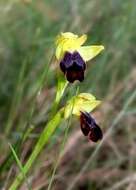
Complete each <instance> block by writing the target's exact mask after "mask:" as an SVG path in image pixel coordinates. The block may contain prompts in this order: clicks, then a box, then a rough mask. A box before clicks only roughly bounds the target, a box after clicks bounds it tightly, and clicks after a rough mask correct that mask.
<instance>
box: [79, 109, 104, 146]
mask: <svg viewBox="0 0 136 190" xmlns="http://www.w3.org/2000/svg"><path fill="white" fill-rule="evenodd" d="M80 126H81V131H82V132H83V134H84V135H85V136H88V137H89V139H90V140H92V141H93V142H97V141H98V140H101V139H102V137H103V134H102V130H101V128H100V127H99V126H98V125H97V123H96V122H95V120H94V118H93V117H92V116H91V115H90V114H89V113H87V112H81V115H80Z"/></svg>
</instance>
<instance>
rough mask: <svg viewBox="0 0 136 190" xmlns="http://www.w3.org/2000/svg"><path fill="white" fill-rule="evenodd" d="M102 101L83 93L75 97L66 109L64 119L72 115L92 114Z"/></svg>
mask: <svg viewBox="0 0 136 190" xmlns="http://www.w3.org/2000/svg"><path fill="white" fill-rule="evenodd" d="M100 103H101V101H99V100H96V98H95V97H94V96H93V95H92V94H89V93H81V94H79V95H77V96H75V97H73V98H72V99H71V100H70V101H69V102H68V103H67V105H66V106H65V107H64V118H68V117H69V116H70V115H71V114H73V115H76V116H80V113H81V111H82V112H84V111H85V112H91V111H92V110H93V109H94V108H96V107H97V106H98V105H99V104H100Z"/></svg>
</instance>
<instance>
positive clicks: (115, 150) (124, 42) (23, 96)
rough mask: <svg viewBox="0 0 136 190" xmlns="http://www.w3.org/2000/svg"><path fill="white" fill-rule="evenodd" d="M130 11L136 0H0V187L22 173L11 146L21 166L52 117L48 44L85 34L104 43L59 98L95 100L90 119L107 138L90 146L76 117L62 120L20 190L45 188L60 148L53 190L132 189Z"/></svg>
mask: <svg viewBox="0 0 136 190" xmlns="http://www.w3.org/2000/svg"><path fill="white" fill-rule="evenodd" d="M135 7H136V1H135V0H130V1H128V0H74V1H72V0H65V1H64V0H37V1H36V0H35V1H31V0H22V1H21V0H20V1H19V0H7V1H4V0H0V142H1V146H0V189H3V190H6V189H8V187H9V185H10V184H11V183H12V182H13V179H14V178H15V177H16V175H17V173H18V171H19V170H20V169H19V167H18V164H17V163H16V161H15V159H14V156H13V153H12V152H11V149H10V147H9V143H10V144H12V147H13V148H14V150H15V151H16V153H17V155H18V158H19V160H20V161H21V163H22V164H24V163H25V162H26V160H27V158H28V156H29V155H30V153H31V152H32V150H33V147H34V144H35V142H36V141H37V139H38V137H39V135H40V133H41V131H42V130H43V127H44V126H45V124H46V122H47V120H49V118H50V109H51V105H52V101H53V99H54V97H55V90H56V83H57V77H56V69H57V67H58V65H57V64H56V63H55V62H54V61H53V62H52V63H51V64H50V59H51V57H52V54H53V52H54V39H55V37H56V35H57V34H58V33H60V32H61V31H71V32H74V33H78V34H82V33H87V34H88V41H87V44H90V43H91V44H98V45H99V44H103V45H104V46H105V51H104V52H103V53H102V54H101V55H100V56H99V57H97V58H95V59H94V60H92V61H91V62H90V63H88V65H87V67H88V69H87V72H86V77H85V80H84V82H83V83H81V84H79V83H75V84H74V85H73V86H71V85H70V86H69V90H67V92H66V93H65V97H64V98H63V101H64V100H67V99H68V97H69V96H72V94H74V93H75V92H76V88H77V86H80V88H79V91H80V92H90V93H93V94H95V95H96V97H97V98H98V99H101V100H102V101H103V103H102V105H101V107H100V108H99V109H97V110H96V112H94V113H93V115H94V117H95V118H96V119H97V121H98V123H99V125H100V126H101V127H102V129H103V132H104V135H105V138H104V140H103V141H101V142H100V143H98V144H94V143H91V142H89V141H88V140H87V139H86V138H85V137H84V136H83V135H82V133H81V132H80V126H79V121H77V120H76V118H75V119H72V120H71V122H70V123H67V122H64V123H62V124H61V126H60V127H59V128H58V129H57V131H56V132H55V134H54V136H53V137H52V138H51V140H50V142H49V143H48V144H47V145H46V147H45V149H44V150H43V152H42V153H41V154H40V156H39V157H38V159H37V161H36V162H35V164H34V165H33V167H32V168H31V170H30V171H29V174H28V175H27V179H26V180H24V183H23V184H22V185H21V187H20V188H19V189H21V190H25V189H28V187H27V185H26V181H27V182H28V183H29V185H30V188H31V189H33V190H45V189H47V187H48V184H49V183H50V179H51V176H52V171H53V168H54V167H55V164H56V161H57V160H58V154H59V153H60V151H61V150H60V149H62V148H63V157H62V158H61V160H60V162H59V165H58V167H57V170H56V173H55V176H54V182H53V185H52V187H51V189H53V190H64V189H65V190H71V189H74V190H104V189H112V190H113V189H119V190H120V189H121V190H124V189H127V190H135V187H136V119H135V116H136V107H135V106H136V65H135V60H136V45H135V43H136V22H135V18H136V11H135ZM43 73H44V75H43ZM41 87H42V88H41ZM37 89H38V92H39V93H37ZM63 101H62V102H61V104H62V105H63V103H64V102H63ZM68 125H70V127H69V130H68V134H67V138H66V143H65V146H63V147H62V142H63V141H64V133H65V132H64V131H65V129H66V128H67V127H68Z"/></svg>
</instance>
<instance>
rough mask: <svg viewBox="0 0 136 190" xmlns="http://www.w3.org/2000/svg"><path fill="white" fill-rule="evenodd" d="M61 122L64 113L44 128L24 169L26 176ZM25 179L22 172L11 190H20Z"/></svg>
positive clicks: (60, 112) (60, 113) (56, 116)
mask: <svg viewBox="0 0 136 190" xmlns="http://www.w3.org/2000/svg"><path fill="white" fill-rule="evenodd" d="M61 120H62V111H59V112H58V113H57V114H56V115H55V116H54V118H53V119H52V120H50V121H49V123H48V124H47V126H46V127H45V128H44V130H43V132H42V134H41V136H40V138H39V140H38V142H37V144H36V145H35V148H34V151H33V152H32V154H31V156H30V158H29V159H28V161H27V163H26V164H25V166H24V168H23V171H24V174H25V175H26V174H27V173H28V171H29V169H30V168H31V166H32V164H33V163H34V161H35V160H36V158H37V156H38V155H39V153H40V152H41V150H42V149H43V147H44V146H45V144H47V142H48V140H49V139H50V137H51V136H52V134H53V133H54V131H55V129H56V128H57V126H58V125H59V124H60V122H61ZM23 179H24V175H23V174H22V173H21V172H20V173H19V174H18V176H17V177H16V178H15V180H14V182H13V183H12V185H11V186H10V188H9V190H16V189H18V186H19V185H20V184H21V183H22V181H23Z"/></svg>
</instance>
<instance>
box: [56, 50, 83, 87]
mask: <svg viewBox="0 0 136 190" xmlns="http://www.w3.org/2000/svg"><path fill="white" fill-rule="evenodd" d="M60 69H61V70H62V72H63V73H64V74H65V76H66V78H67V80H68V81H69V82H70V83H73V82H74V81H75V80H79V81H80V82H82V81H83V80H84V71H85V69H86V64H85V62H84V60H83V59H82V57H81V56H80V54H79V53H78V52H76V51H75V52H73V53H70V52H66V53H65V54H64V57H63V59H62V60H61V62H60Z"/></svg>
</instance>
